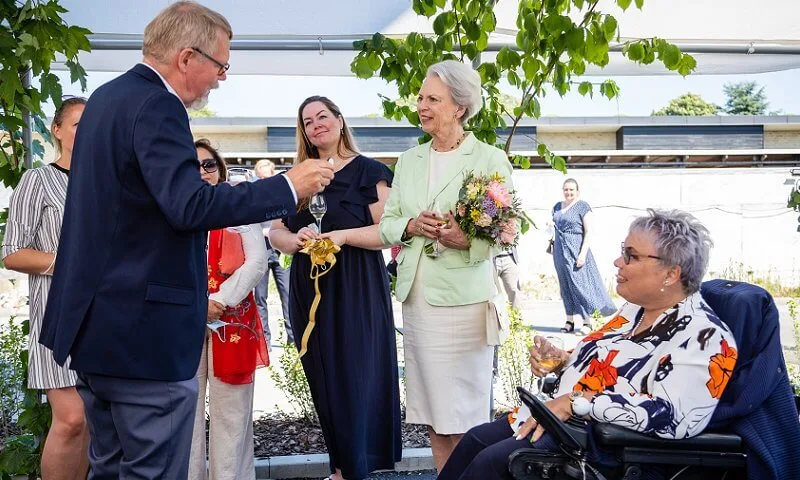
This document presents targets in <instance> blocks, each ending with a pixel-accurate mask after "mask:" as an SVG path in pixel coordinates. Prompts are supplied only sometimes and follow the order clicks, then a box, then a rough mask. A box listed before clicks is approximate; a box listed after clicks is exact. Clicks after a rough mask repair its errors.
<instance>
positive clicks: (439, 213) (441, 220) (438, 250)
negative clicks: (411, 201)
mask: <svg viewBox="0 0 800 480" xmlns="http://www.w3.org/2000/svg"><path fill="white" fill-rule="evenodd" d="M430 211H431V212H433V213H435V214H436V217H437V219H438V220H439V222H438V223H437V225H439V226H440V227H441V226H444V225H445V224H446V223H447V222H445V220H444V213H443V212H442V208H441V206H440V205H439V201H438V200H435V201H434V202H433V204H432V205H431V207H430ZM441 250H442V249H441V245H440V243H439V236H438V235H437V236H436V238H434V239H433V253H431V254H430V255H429V256H430V257H433V258H436V257H438V256H439V254H440V253H441Z"/></svg>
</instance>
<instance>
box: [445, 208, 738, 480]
mask: <svg viewBox="0 0 800 480" xmlns="http://www.w3.org/2000/svg"><path fill="white" fill-rule="evenodd" d="M648 212H649V214H648V215H647V216H644V217H640V218H637V219H636V220H634V221H633V223H632V224H631V226H630V230H629V232H628V236H627V237H626V239H625V242H624V243H623V244H622V251H621V254H620V256H619V258H617V259H616V260H615V261H614V265H615V266H616V267H617V293H619V295H620V296H621V297H622V298H624V299H625V300H626V301H627V303H625V304H624V305H623V306H622V308H621V309H620V310H619V311H618V312H617V314H616V315H615V316H614V317H613V319H612V320H611V321H609V322H608V323H606V324H605V325H604V326H603V327H602V328H600V329H599V330H597V331H596V332H593V333H591V334H590V335H588V336H587V337H585V338H584V339H583V340H581V341H580V342H579V343H578V345H577V346H576V347H575V349H574V350H573V351H572V352H567V351H564V350H558V351H559V353H560V358H561V360H560V362H559V365H558V366H557V367H556V371H557V373H558V375H559V379H558V383H557V385H556V391H555V395H554V396H553V400H550V401H548V402H546V405H547V407H548V408H549V409H550V410H551V411H552V412H553V413H554V414H555V415H556V416H557V417H558V418H560V419H561V420H567V419H568V418H569V417H570V416H571V415H572V414H576V415H581V416H586V418H588V419H589V420H590V424H591V423H592V422H606V423H613V424H615V425H619V426H622V427H626V428H630V429H631V430H635V431H637V432H640V433H644V434H648V435H652V436H656V437H661V438H668V439H682V438H688V437H693V436H695V435H698V434H699V433H701V432H702V431H703V429H705V428H706V426H707V425H708V422H709V421H710V420H711V416H712V414H713V413H714V409H715V408H716V406H717V403H718V401H719V399H720V397H721V396H722V392H723V391H724V390H725V387H726V385H727V383H728V379H729V378H730V375H731V372H732V371H733V367H734V365H735V363H736V357H737V352H736V342H735V340H734V338H733V335H732V334H731V332H730V331H729V330H728V327H727V326H726V325H725V324H724V323H723V322H722V321H720V319H719V318H718V317H717V316H716V315H715V314H714V312H713V311H712V310H711V308H710V307H709V306H708V305H707V304H706V302H705V301H704V300H703V297H702V296H701V295H700V282H701V281H702V279H703V276H704V275H705V271H706V267H707V266H708V257H709V250H710V247H711V246H712V242H711V238H710V237H709V234H708V230H707V229H706V227H704V226H703V225H702V224H701V223H700V222H699V221H698V220H697V219H695V218H694V217H693V216H691V215H690V214H688V213H685V212H681V211H677V210H673V211H659V210H648ZM537 343H538V342H537ZM553 348H555V347H552V346H551V350H552V349H553ZM530 364H531V369H532V370H533V373H534V374H535V375H537V376H544V375H546V374H547V372H548V371H550V370H549V368H547V366H546V365H544V364H543V362H542V358H541V357H540V356H539V354H538V351H537V350H534V351H531V357H530ZM590 438H591V435H590ZM531 444H533V447H534V448H536V449H542V450H557V448H558V447H557V445H556V444H555V442H554V441H553V439H552V438H551V437H550V436H549V435H547V434H546V432H545V431H544V429H543V428H542V427H541V426H540V425H538V423H537V421H536V419H534V418H533V417H531V416H530V412H528V411H527V408H525V407H523V408H520V409H519V410H518V411H516V412H513V413H511V414H509V417H508V418H501V419H500V420H497V421H495V422H493V423H487V424H484V425H480V426H478V427H475V428H473V429H472V430H470V431H469V432H467V434H466V435H465V436H464V438H463V440H462V441H461V442H460V443H459V445H458V446H457V447H456V450H455V452H454V453H453V455H452V456H451V457H450V461H449V462H448V463H447V465H445V467H444V469H443V470H442V472H441V473H440V474H439V480H454V479H459V480H466V479H481V480H483V479H493V478H509V479H510V478H511V476H510V475H509V474H508V457H509V455H510V454H511V452H513V451H514V450H516V449H518V448H523V447H530V446H531ZM588 460H589V462H590V463H593V464H594V465H600V466H601V467H602V468H607V469H609V470H611V471H609V472H602V471H601V473H604V475H606V476H608V478H616V475H614V473H613V468H614V467H615V466H616V465H618V463H617V461H616V460H615V459H614V458H612V457H611V456H610V455H608V454H606V453H604V452H603V451H602V450H600V449H599V448H598V447H597V446H596V445H594V444H593V443H592V442H591V441H590V444H589V451H588Z"/></svg>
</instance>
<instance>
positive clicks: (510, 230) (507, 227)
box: [499, 220, 517, 245]
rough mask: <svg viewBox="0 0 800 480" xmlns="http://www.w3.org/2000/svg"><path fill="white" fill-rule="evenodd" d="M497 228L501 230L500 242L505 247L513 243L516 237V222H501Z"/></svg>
mask: <svg viewBox="0 0 800 480" xmlns="http://www.w3.org/2000/svg"><path fill="white" fill-rule="evenodd" d="M499 226H500V228H501V230H500V241H501V242H503V243H505V244H506V245H511V244H512V243H514V239H515V238H516V236H517V222H515V221H514V220H510V221H508V222H501V223H500V224H499Z"/></svg>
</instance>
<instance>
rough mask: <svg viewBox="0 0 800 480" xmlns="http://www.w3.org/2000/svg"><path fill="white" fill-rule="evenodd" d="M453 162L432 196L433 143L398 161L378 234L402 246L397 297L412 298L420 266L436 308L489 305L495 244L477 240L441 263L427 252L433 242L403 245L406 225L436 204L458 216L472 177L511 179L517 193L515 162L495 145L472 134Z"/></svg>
mask: <svg viewBox="0 0 800 480" xmlns="http://www.w3.org/2000/svg"><path fill="white" fill-rule="evenodd" d="M458 151H459V155H458V156H456V157H455V158H453V159H452V161H451V163H450V165H449V166H448V169H447V170H446V172H445V174H444V175H443V176H442V178H441V179H440V182H439V184H438V185H436V186H435V187H434V188H433V190H432V191H428V162H430V152H431V142H428V143H425V144H422V145H419V146H417V147H414V148H412V149H410V150H408V151H406V152H404V153H403V154H402V155H400V158H399V159H398V160H397V165H396V166H395V170H394V180H393V181H392V192H391V194H390V195H389V199H388V200H387V201H386V206H385V207H384V210H383V217H381V221H380V225H379V227H378V231H379V233H380V237H381V240H383V242H384V243H385V244H386V245H398V244H402V245H403V249H402V250H401V251H400V254H399V255H398V256H397V284H396V286H395V296H396V297H397V299H398V300H399V301H401V302H404V301H405V300H406V298H408V293H409V292H410V291H411V285H412V284H413V282H414V280H415V279H414V277H415V275H416V272H417V267H418V266H419V263H420V262H423V264H424V265H423V268H424V272H425V274H424V275H425V278H424V281H425V289H424V292H425V300H427V301H428V303H429V304H431V305H434V306H442V307H443V306H457V305H469V304H472V303H479V302H485V301H488V300H489V298H490V297H491V296H492V294H493V292H494V283H493V280H492V270H491V264H490V263H489V260H490V259H491V258H492V254H493V253H496V252H491V251H490V248H489V243H488V242H487V241H485V240H478V239H474V240H472V242H471V245H470V248H469V250H454V249H445V250H444V251H442V253H441V255H440V256H439V257H438V258H435V259H434V258H430V257H428V256H427V255H425V254H424V253H423V251H422V247H423V246H424V245H425V243H426V241H427V240H428V239H427V238H425V237H422V236H415V237H412V238H411V239H410V240H409V241H407V242H403V241H402V240H401V237H402V236H403V233H404V232H405V229H406V225H408V222H409V221H410V220H411V219H412V218H416V217H417V216H418V215H419V214H420V212H422V211H423V210H429V209H430V208H429V206H430V205H433V203H434V201H436V202H438V204H439V208H441V209H442V211H447V210H450V211H455V205H456V202H457V201H458V192H459V190H461V185H462V184H463V182H464V176H465V174H466V173H467V172H469V171H473V172H475V173H483V174H491V173H498V174H500V175H502V176H503V177H505V181H506V184H507V185H508V187H509V188H512V183H511V170H512V168H511V163H510V162H509V161H508V156H507V155H506V154H505V152H503V151H502V150H500V149H499V148H495V147H493V146H491V145H488V144H486V143H483V142H480V141H478V140H477V139H476V138H475V136H474V135H473V134H472V133H470V134H469V135H468V136H467V138H465V139H464V141H463V142H462V144H461V147H460V148H459V150H458Z"/></svg>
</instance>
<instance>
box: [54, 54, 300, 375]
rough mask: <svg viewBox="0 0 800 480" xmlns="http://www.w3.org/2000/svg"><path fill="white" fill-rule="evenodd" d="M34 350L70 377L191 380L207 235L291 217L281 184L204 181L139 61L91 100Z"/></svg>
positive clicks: (169, 97)
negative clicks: (66, 367) (71, 372)
mask: <svg viewBox="0 0 800 480" xmlns="http://www.w3.org/2000/svg"><path fill="white" fill-rule="evenodd" d="M72 158H73V161H72V168H71V171H70V179H69V187H68V190H67V203H66V209H65V212H64V222H63V226H62V229H61V239H60V242H59V247H58V254H57V257H56V264H55V275H54V277H53V283H52V286H51V288H50V295H49V299H48V302H47V310H46V312H45V317H44V321H43V328H42V337H41V340H40V342H41V343H42V344H43V345H45V346H47V347H49V348H51V349H52V350H53V353H54V355H55V359H56V361H57V362H59V363H61V364H63V363H64V361H65V360H66V358H67V356H68V355H70V356H71V357H72V360H71V365H72V368H73V369H75V370H76V371H78V372H82V373H88V374H95V375H106V376H112V377H122V378H134V379H147V380H163V381H180V380H186V379H189V378H191V377H193V376H194V375H195V373H196V371H197V366H198V363H199V361H200V352H201V349H202V343H203V339H204V335H205V331H206V327H205V325H206V314H207V309H208V279H207V264H206V250H205V248H206V238H207V237H206V235H207V234H206V232H207V231H208V230H212V229H216V228H221V227H225V226H231V225H242V224H250V223H257V222H261V221H264V220H266V219H270V218H276V217H281V216H285V215H288V214H290V212H294V209H295V200H294V196H293V194H292V191H291V188H290V187H289V184H288V183H287V181H286V179H285V178H280V177H277V176H276V177H273V178H270V179H266V180H260V181H258V182H255V183H250V184H240V185H237V186H235V187H233V186H231V185H227V184H221V185H218V186H211V185H209V184H208V183H206V182H205V181H203V180H202V179H201V178H200V173H199V169H198V162H197V153H196V150H195V147H194V141H193V138H192V134H191V132H190V130H189V118H188V115H187V113H186V109H185V108H184V106H183V104H182V102H181V101H180V100H179V99H178V97H177V96H175V95H174V94H172V93H170V92H169V91H168V90H167V89H166V87H165V85H164V83H163V82H162V81H161V79H160V78H159V77H158V75H157V74H156V73H155V72H154V71H152V70H151V69H150V68H148V67H147V66H145V65H142V64H139V65H136V66H135V67H134V68H132V69H131V70H130V71H128V72H127V73H125V74H123V75H121V76H120V77H118V78H116V79H114V80H112V81H111V82H109V83H107V84H105V85H103V86H102V87H100V88H99V89H98V90H97V91H95V93H94V94H92V96H91V98H90V99H89V101H88V103H87V105H86V108H85V110H84V113H83V116H82V117H81V120H80V124H79V126H78V131H77V135H76V139H75V147H74V150H73V157H72Z"/></svg>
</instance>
